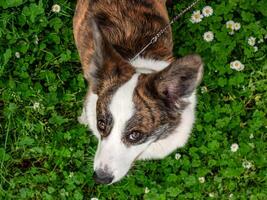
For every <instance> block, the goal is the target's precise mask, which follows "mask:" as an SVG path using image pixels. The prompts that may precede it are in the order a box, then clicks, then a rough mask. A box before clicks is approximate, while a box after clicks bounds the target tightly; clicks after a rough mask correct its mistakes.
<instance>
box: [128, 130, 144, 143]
mask: <svg viewBox="0 0 267 200" xmlns="http://www.w3.org/2000/svg"><path fill="white" fill-rule="evenodd" d="M141 138H142V134H141V132H139V131H132V132H131V133H130V134H129V135H128V140H129V141H130V142H138V141H139V140H141Z"/></svg>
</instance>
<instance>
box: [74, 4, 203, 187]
mask: <svg viewBox="0 0 267 200" xmlns="http://www.w3.org/2000/svg"><path fill="white" fill-rule="evenodd" d="M73 22H74V37H75V42H76V45H77V48H78V51H79V55H80V59H81V63H82V68H83V72H84V76H85V78H86V80H87V81H88V83H89V89H88V92H87V95H86V99H85V102H84V108H83V113H82V115H81V117H80V118H79V121H80V122H81V123H84V124H86V125H88V126H89V127H90V129H91V130H92V132H93V133H94V134H95V136H96V137H97V138H98V140H99V144H98V148H97V152H96V155H95V159H94V175H93V177H94V179H95V181H96V182H98V183H105V184H110V183H114V182H116V181H118V180H120V179H121V178H122V177H124V176H125V175H126V174H127V172H128V171H129V169H130V167H131V166H132V164H133V162H134V161H135V160H145V159H161V158H164V157H165V156H167V155H169V154H170V153H172V152H173V151H174V150H176V149H177V148H178V147H182V146H183V145H185V143H186V142H187V140H188V137H189V135H190V132H191V129H192V126H193V123H194V115H195V105H196V97H195V89H196V87H197V86H198V84H199V83H200V81H201V77H202V69H203V64H202V61H201V58H200V57H199V56H198V55H189V56H186V57H183V58H180V59H175V58H174V57H173V54H172V46H173V44H172V34H171V29H169V30H167V32H165V33H164V34H163V35H162V37H160V38H159V40H158V41H157V42H156V43H155V44H153V45H152V46H150V47H149V48H148V49H147V50H146V51H145V52H144V53H142V54H141V56H140V57H138V58H137V59H136V60H134V61H130V60H131V58H133V57H134V56H135V55H136V54H137V53H138V52H139V51H140V50H141V49H142V47H144V46H145V45H146V44H147V43H148V42H149V41H150V39H151V38H152V37H153V36H154V35H155V34H156V33H158V32H159V31H160V30H161V29H162V28H163V27H164V26H165V25H166V24H168V22H169V18H168V14H167V10H166V6H165V0H78V3H77V7H76V12H75V16H74V20H73Z"/></svg>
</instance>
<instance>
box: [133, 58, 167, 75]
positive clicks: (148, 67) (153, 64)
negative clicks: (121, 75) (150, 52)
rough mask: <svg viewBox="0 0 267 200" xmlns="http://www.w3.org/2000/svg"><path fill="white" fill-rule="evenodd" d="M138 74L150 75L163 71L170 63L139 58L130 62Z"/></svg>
mask: <svg viewBox="0 0 267 200" xmlns="http://www.w3.org/2000/svg"><path fill="white" fill-rule="evenodd" d="M130 63H131V65H133V66H134V67H135V69H136V71H137V72H138V73H143V74H150V73H153V72H157V71H161V70H163V69H164V68H165V67H167V66H168V65H169V64H170V63H169V62H167V61H161V60H154V59H149V58H142V57H138V58H136V59H135V60H133V61H131V62H130Z"/></svg>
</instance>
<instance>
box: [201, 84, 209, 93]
mask: <svg viewBox="0 0 267 200" xmlns="http://www.w3.org/2000/svg"><path fill="white" fill-rule="evenodd" d="M200 90H201V93H202V94H203V93H206V92H208V88H207V87H206V86H203V87H201V88H200Z"/></svg>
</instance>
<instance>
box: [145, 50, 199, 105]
mask: <svg viewBox="0 0 267 200" xmlns="http://www.w3.org/2000/svg"><path fill="white" fill-rule="evenodd" d="M202 74H203V63H202V60H201V58H200V56H198V55H189V56H185V57H183V58H181V59H178V60H176V61H174V62H173V63H171V64H170V65H169V66H168V67H167V68H165V69H164V70H162V71H160V72H158V73H156V74H155V75H154V77H153V78H152V80H153V83H152V85H153V88H154V89H155V90H156V92H157V95H158V96H159V97H160V98H161V99H163V100H164V101H167V102H168V104H169V105H173V104H175V103H176V102H177V101H179V99H180V98H186V97H188V96H190V95H191V94H192V93H193V91H194V90H195V89H196V87H197V86H198V85H199V83H200V81H201V79H202ZM150 84H151V82H150Z"/></svg>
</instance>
